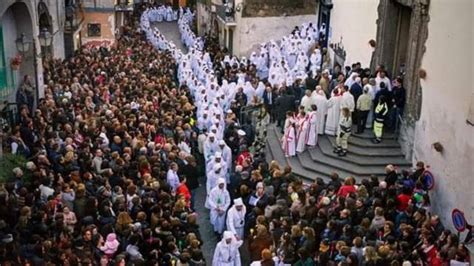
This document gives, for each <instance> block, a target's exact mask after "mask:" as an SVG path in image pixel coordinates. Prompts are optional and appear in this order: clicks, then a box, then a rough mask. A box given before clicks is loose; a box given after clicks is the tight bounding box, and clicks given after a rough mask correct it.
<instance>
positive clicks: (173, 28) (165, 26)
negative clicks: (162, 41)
mask: <svg viewBox="0 0 474 266" xmlns="http://www.w3.org/2000/svg"><path fill="white" fill-rule="evenodd" d="M153 26H155V27H156V28H158V30H160V32H161V33H162V34H163V35H165V37H166V39H167V40H168V41H172V42H173V43H174V44H175V45H176V47H178V48H179V49H181V51H183V52H185V53H186V52H187V51H188V50H187V49H186V47H185V46H184V45H183V43H182V42H181V36H180V34H179V28H178V23H177V22H176V21H175V22H160V23H158V22H157V23H154V24H153Z"/></svg>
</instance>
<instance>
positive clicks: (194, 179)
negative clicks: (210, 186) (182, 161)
mask: <svg viewBox="0 0 474 266" xmlns="http://www.w3.org/2000/svg"><path fill="white" fill-rule="evenodd" d="M178 174H179V175H184V176H186V185H187V186H188V188H189V189H190V190H193V189H196V188H198V187H199V180H198V178H199V173H198V170H197V168H196V167H195V166H192V165H191V164H186V165H184V166H182V167H181V168H179V170H178Z"/></svg>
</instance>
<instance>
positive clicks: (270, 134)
mask: <svg viewBox="0 0 474 266" xmlns="http://www.w3.org/2000/svg"><path fill="white" fill-rule="evenodd" d="M280 139H281V137H278V133H277V130H276V129H275V127H274V126H273V125H270V126H269V127H268V128H267V146H268V148H269V149H268V152H269V154H270V155H271V158H272V159H271V160H276V161H277V162H278V163H279V164H280V166H283V167H284V166H286V165H289V166H290V167H291V169H292V172H293V174H294V175H296V176H298V177H300V178H301V179H303V180H305V181H309V182H313V181H314V180H315V179H313V178H315V175H316V174H317V173H315V172H314V171H311V168H309V169H307V168H304V167H303V166H302V165H301V163H300V161H299V160H298V158H297V157H290V158H286V157H285V154H284V152H283V149H282V148H281V144H280ZM271 160H270V161H271ZM267 161H268V159H267ZM318 176H319V175H318ZM321 177H322V178H324V179H325V180H326V181H327V180H329V176H321Z"/></svg>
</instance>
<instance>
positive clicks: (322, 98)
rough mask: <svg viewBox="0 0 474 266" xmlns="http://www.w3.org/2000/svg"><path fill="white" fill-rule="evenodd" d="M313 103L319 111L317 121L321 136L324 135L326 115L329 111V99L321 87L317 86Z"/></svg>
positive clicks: (313, 95) (313, 94)
mask: <svg viewBox="0 0 474 266" xmlns="http://www.w3.org/2000/svg"><path fill="white" fill-rule="evenodd" d="M312 97H313V102H314V104H316V107H317V111H316V115H317V118H316V121H317V129H316V131H317V132H318V134H319V135H323V134H324V124H325V122H326V115H327V111H328V107H327V103H328V99H327V98H326V94H325V93H324V90H323V89H322V88H321V86H319V85H318V86H316V90H315V91H313V93H312Z"/></svg>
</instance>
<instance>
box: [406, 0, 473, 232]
mask: <svg viewBox="0 0 474 266" xmlns="http://www.w3.org/2000/svg"><path fill="white" fill-rule="evenodd" d="M473 13H474V7H473V2H472V0H457V1H456V4H453V3H452V2H450V1H445V0H433V1H431V3H430V10H429V15H430V21H429V24H428V27H429V29H428V40H427V42H426V53H425V55H424V57H423V62H422V68H423V69H425V70H426V72H427V78H426V79H425V80H421V86H422V88H423V100H422V111H421V118H420V120H419V121H418V122H417V125H416V128H415V147H414V155H413V156H414V158H413V160H414V161H417V160H422V161H424V162H426V163H428V164H430V165H431V170H432V172H433V174H434V175H435V179H436V183H435V184H436V186H435V188H434V190H433V191H432V193H431V196H432V201H433V202H432V204H433V211H434V212H435V213H439V214H440V215H441V216H442V218H443V221H444V224H445V225H448V226H450V227H451V228H452V222H451V211H452V209H453V208H459V209H460V210H462V211H464V213H465V216H466V218H467V220H468V222H470V223H471V224H472V223H474V204H473V202H474V193H473V191H474V176H473V174H474V142H473V137H474V127H473V126H470V125H468V124H467V123H466V119H467V116H468V110H469V104H470V99H471V95H472V93H474V87H473V84H472V76H473V66H472V64H473V61H474V58H473V49H472V47H473V40H472V36H474V31H473V20H472V14H473ZM446 21H449V23H448V24H446ZM438 141H439V142H440V143H441V144H442V145H443V147H444V152H443V153H442V154H440V153H438V152H436V151H435V150H434V149H433V148H432V144H433V143H434V142H438ZM462 239H464V235H463V237H462Z"/></svg>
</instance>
